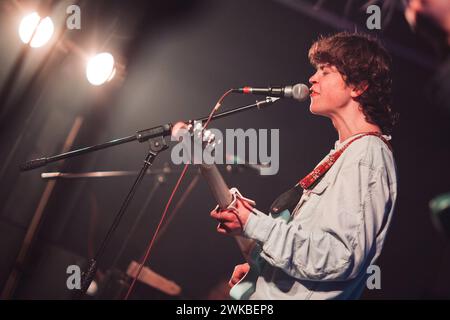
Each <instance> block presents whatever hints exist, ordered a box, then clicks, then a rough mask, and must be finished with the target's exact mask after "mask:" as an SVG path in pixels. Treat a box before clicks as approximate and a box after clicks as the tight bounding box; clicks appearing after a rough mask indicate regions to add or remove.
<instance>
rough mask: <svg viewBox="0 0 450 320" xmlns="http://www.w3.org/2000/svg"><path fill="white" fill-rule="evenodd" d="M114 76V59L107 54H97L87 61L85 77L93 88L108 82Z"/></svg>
mask: <svg viewBox="0 0 450 320" xmlns="http://www.w3.org/2000/svg"><path fill="white" fill-rule="evenodd" d="M115 74H116V68H115V66H114V57H113V56H112V55H111V54H110V53H108V52H103V53H99V54H97V55H95V56H94V57H93V58H91V59H90V60H89V61H88V64H87V68H86V77H87V79H88V81H89V82H90V83H91V84H92V85H94V86H100V85H102V84H104V83H105V82H107V81H110V80H111V79H112V78H114V75H115Z"/></svg>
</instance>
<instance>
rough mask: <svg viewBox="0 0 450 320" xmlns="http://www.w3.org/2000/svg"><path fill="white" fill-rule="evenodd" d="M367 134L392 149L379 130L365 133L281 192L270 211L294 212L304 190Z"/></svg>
mask: <svg viewBox="0 0 450 320" xmlns="http://www.w3.org/2000/svg"><path fill="white" fill-rule="evenodd" d="M365 136H376V137H378V138H380V139H381V140H382V141H383V142H384V143H386V145H387V146H388V147H389V149H390V150H392V146H391V144H390V143H389V142H388V141H387V140H386V139H385V138H384V137H383V136H382V134H381V133H378V132H366V133H363V134H361V135H359V136H357V137H355V138H353V139H352V140H350V141H349V142H348V143H346V144H345V145H344V146H343V147H342V148H340V149H339V150H337V151H336V152H335V153H333V154H331V155H329V156H328V158H327V159H326V160H325V161H323V162H322V163H320V164H319V165H318V166H317V167H315V168H314V170H313V171H311V172H310V173H309V174H307V175H306V176H305V177H304V178H303V179H301V180H300V181H299V182H298V183H297V184H296V185H295V186H294V187H293V188H291V189H290V190H288V191H286V192H284V193H283V194H281V195H280V196H279V197H278V198H277V199H276V200H275V201H274V202H273V203H272V205H271V206H270V211H271V212H272V213H274V214H277V213H280V212H283V211H284V210H286V209H287V210H289V211H291V212H292V210H293V209H294V207H295V206H296V205H297V203H298V202H299V201H300V198H301V196H302V189H303V190H310V189H312V187H313V186H315V185H316V184H317V183H318V182H319V181H320V179H322V178H323V176H324V175H325V173H327V172H328V170H330V168H331V167H332V166H333V164H334V163H335V162H336V161H337V160H338V159H339V157H340V156H341V155H342V153H343V152H344V151H345V150H346V149H347V148H348V147H349V146H350V144H352V143H353V142H355V141H356V140H359V139H361V138H362V137H365Z"/></svg>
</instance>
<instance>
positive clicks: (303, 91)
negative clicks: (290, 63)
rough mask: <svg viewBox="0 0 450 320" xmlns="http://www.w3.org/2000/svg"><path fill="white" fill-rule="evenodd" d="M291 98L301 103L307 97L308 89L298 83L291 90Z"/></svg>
mask: <svg viewBox="0 0 450 320" xmlns="http://www.w3.org/2000/svg"><path fill="white" fill-rule="evenodd" d="M292 97H293V98H294V99H296V100H298V101H303V100H305V99H306V98H308V97H309V88H308V86H307V85H305V84H303V83H298V84H296V85H295V86H294V87H293V88H292Z"/></svg>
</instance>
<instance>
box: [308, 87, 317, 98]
mask: <svg viewBox="0 0 450 320" xmlns="http://www.w3.org/2000/svg"><path fill="white" fill-rule="evenodd" d="M318 95H319V93H318V92H316V91H314V90H313V89H309V96H310V97H315V96H318Z"/></svg>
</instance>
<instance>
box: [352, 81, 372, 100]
mask: <svg viewBox="0 0 450 320" xmlns="http://www.w3.org/2000/svg"><path fill="white" fill-rule="evenodd" d="M368 87H369V84H368V83H367V81H362V82H361V83H360V84H358V85H357V86H353V88H352V91H351V92H350V95H351V97H352V98H358V97H359V96H360V95H362V94H363V93H364V92H365V91H366V90H367V88H368Z"/></svg>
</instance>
